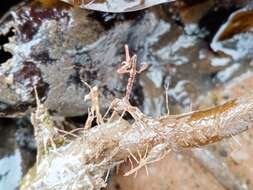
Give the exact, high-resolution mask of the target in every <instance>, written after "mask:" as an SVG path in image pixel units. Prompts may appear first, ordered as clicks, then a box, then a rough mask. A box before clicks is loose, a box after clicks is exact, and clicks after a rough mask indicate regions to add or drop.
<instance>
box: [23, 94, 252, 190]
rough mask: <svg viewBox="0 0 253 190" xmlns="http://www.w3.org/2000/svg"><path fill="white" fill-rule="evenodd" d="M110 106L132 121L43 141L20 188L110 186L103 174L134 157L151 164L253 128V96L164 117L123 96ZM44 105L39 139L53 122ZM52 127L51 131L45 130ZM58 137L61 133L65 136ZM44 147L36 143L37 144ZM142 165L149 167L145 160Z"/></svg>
mask: <svg viewBox="0 0 253 190" xmlns="http://www.w3.org/2000/svg"><path fill="white" fill-rule="evenodd" d="M112 105H113V108H114V110H115V111H116V112H118V113H119V114H120V113H122V112H125V111H127V112H128V113H130V114H131V115H132V117H133V118H134V122H133V123H129V122H128V121H126V120H124V119H122V118H120V119H113V120H111V121H110V122H105V123H103V124H101V125H100V126H97V127H94V128H91V129H88V130H85V131H84V132H83V133H82V134H79V137H78V138H75V139H66V141H65V143H62V144H61V145H58V146H57V143H55V144H56V147H55V146H54V147H52V146H50V142H47V143H44V145H42V146H45V144H46V146H47V147H46V150H47V151H46V152H45V151H44V152H43V154H42V155H40V156H39V158H40V160H38V163H39V164H38V166H37V168H36V172H35V175H33V176H31V175H30V176H29V174H28V175H27V177H30V179H31V180H24V182H26V183H24V184H23V188H21V189H36V190H37V189H52V190H54V189H55V190H56V189H61V190H62V189H73V190H77V189H100V188H101V187H104V186H105V185H106V181H105V179H104V175H105V173H107V172H108V171H109V170H110V169H111V168H112V167H114V166H115V165H118V164H120V163H122V162H124V161H125V160H127V159H129V158H131V157H135V158H136V159H137V160H138V159H139V157H142V158H143V159H144V157H145V160H146V163H147V164H148V163H152V162H153V161H156V160H159V159H160V158H161V157H163V156H164V155H165V154H166V153H167V152H168V151H170V150H171V149H173V150H178V149H181V148H190V147H199V146H202V145H206V144H210V143H213V142H216V141H219V140H222V139H224V138H227V137H231V136H233V135H236V134H238V133H241V132H243V131H245V130H247V129H249V128H251V127H252V123H253V98H252V97H245V98H241V99H235V100H232V101H229V102H227V103H226V104H224V105H220V106H217V107H214V108H211V109H208V110H204V111H196V112H192V113H187V114H183V115H175V116H172V115H166V116H164V117H161V118H160V119H152V118H150V117H147V116H146V115H144V114H143V113H142V112H141V111H140V110H139V109H138V108H136V107H133V106H131V105H130V104H129V103H128V102H127V101H124V100H121V99H116V100H115V101H114V102H113V104H112ZM43 109H44V111H42V110H43ZM43 109H42V106H40V109H38V110H37V112H36V113H35V115H34V120H35V122H34V124H35V131H36V139H37V142H38V143H39V142H44V141H42V140H41V139H40V138H44V137H43V134H42V133H43V130H46V129H47V128H48V127H49V126H48V125H46V124H45V122H44V121H47V123H48V121H49V120H50V116H48V115H47V116H46V117H45V113H47V112H46V109H45V108H43ZM43 115H44V116H43ZM44 117H45V118H46V119H45V118H44ZM41 118H44V119H43V120H41ZM50 127H51V125H50ZM50 131H53V130H47V132H50ZM49 136H50V137H51V135H49ZM59 136H60V134H59V135H58V137H57V138H58V139H61V138H59ZM52 137H54V136H52ZM48 140H50V141H51V140H52V139H51V138H48ZM51 144H52V143H51ZM42 146H40V145H39V144H38V147H39V148H41V147H42ZM147 147H148V148H147ZM146 150H147V153H146V155H145V156H138V155H144V154H145V151H146ZM139 161H141V160H139ZM141 164H142V166H145V164H143V162H142V163H141ZM135 170H136V169H135ZM134 172H135V171H134ZM30 174H31V173H30Z"/></svg>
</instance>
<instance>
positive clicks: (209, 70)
mask: <svg viewBox="0 0 253 190" xmlns="http://www.w3.org/2000/svg"><path fill="white" fill-rule="evenodd" d="M209 6H210V8H209V9H210V10H212V7H213V6H214V5H213V4H212V3H211V4H209ZM169 9H171V8H170V7H169V6H168V5H166V6H163V8H162V7H156V8H154V9H150V10H147V11H142V12H135V13H127V14H121V15H116V16H115V14H106V13H97V14H96V13H94V12H91V11H86V10H78V9H73V8H71V7H69V6H68V5H64V4H59V5H57V6H53V7H46V6H45V7H43V5H42V4H40V3H38V2H34V3H22V4H21V5H19V6H18V7H16V8H15V9H13V10H12V11H10V12H9V13H7V14H6V15H5V16H4V17H3V19H2V20H1V26H2V27H1V34H2V35H8V34H10V32H11V34H12V35H11V36H8V39H9V42H7V43H4V44H3V48H4V51H6V52H10V53H11V58H10V59H8V60H7V61H6V62H5V63H1V67H0V77H1V83H3V85H1V87H0V88H1V92H2V93H1V94H2V97H1V99H0V102H1V110H0V111H1V112H0V114H1V115H2V116H19V115H24V114H26V113H29V111H30V108H31V107H34V106H35V104H34V93H33V90H34V86H36V88H37V90H38V92H39V96H40V98H41V99H42V100H43V102H44V103H45V105H46V106H48V108H49V109H50V111H51V112H53V113H55V114H57V115H61V116H79V115H83V114H84V113H85V112H86V110H87V103H85V102H84V101H83V97H84V96H85V95H86V94H87V93H88V91H87V90H88V89H87V88H86V87H85V85H83V83H82V81H86V82H88V83H89V84H90V85H92V86H94V85H98V86H99V89H101V96H102V100H101V102H103V105H104V108H106V107H108V102H109V100H111V99H112V98H113V97H115V96H116V97H122V96H123V95H124V91H125V88H124V86H125V84H126V77H122V76H120V75H119V74H117V73H116V69H117V67H118V66H119V64H120V62H121V60H122V57H123V48H122V47H123V45H124V44H125V43H128V44H129V46H130V48H131V50H132V51H133V52H136V53H137V54H138V60H139V61H145V62H147V63H148V64H150V65H152V66H151V67H150V68H149V70H148V71H147V72H146V73H144V74H143V75H142V76H141V77H140V80H139V81H137V82H136V84H135V87H136V88H135V89H136V90H134V92H133V94H135V95H134V96H133V97H132V102H133V103H134V104H135V105H138V106H140V107H142V109H143V110H148V109H154V110H160V113H163V112H164V107H163V108H161V107H159V108H158V109H157V107H156V108H151V107H146V108H145V106H147V105H151V106H152V104H153V105H154V103H155V102H154V101H156V103H155V104H156V105H162V104H163V102H164V94H163V92H164V88H163V87H164V85H167V84H170V85H169V86H170V87H171V88H174V91H175V92H173V91H170V99H171V101H172V102H176V103H179V104H180V105H181V106H182V105H183V106H184V107H187V106H189V105H190V104H191V101H193V100H192V99H194V98H195V97H196V96H197V95H198V93H201V92H203V91H206V90H208V89H210V88H212V86H213V85H214V84H213V81H212V80H213V77H214V80H215V81H219V80H221V81H224V80H226V78H227V76H223V75H224V74H222V73H221V74H220V75H221V76H220V75H216V73H217V72H218V71H220V70H222V69H224V68H227V67H229V66H231V67H232V68H231V69H230V70H231V71H230V72H236V71H237V70H240V66H239V65H235V66H234V63H235V61H234V60H233V59H231V58H230V57H227V56H220V55H218V56H217V55H216V54H214V53H212V52H211V51H207V50H206V49H208V46H209V44H208V43H207V41H206V39H205V38H206V37H207V36H208V35H209V32H210V31H209V30H208V29H209V28H206V27H204V26H203V27H202V28H201V27H200V25H198V23H194V22H196V19H195V18H190V19H186V20H187V22H186V23H185V24H184V25H183V26H182V25H179V24H178V21H177V20H178V19H179V18H180V17H178V18H177V13H178V14H181V13H182V10H184V9H182V10H181V9H179V10H178V8H177V9H173V8H172V9H171V11H172V12H173V14H174V15H175V16H174V17H172V18H175V19H171V15H170V14H171V13H169V11H168V10H169ZM209 9H207V11H208V10H209ZM167 12H168V13H169V16H168V14H167ZM94 15H96V16H94ZM196 17H199V16H196ZM202 17H203V19H204V18H205V17H204V16H203V15H202ZM202 17H201V18H202ZM184 18H187V17H186V16H185V17H184ZM206 19H207V20H208V16H207V18H206ZM200 20H201V19H200ZM182 21H184V20H182ZM202 22H203V21H202ZM224 22H225V21H224ZM108 23H109V24H108ZM105 26H107V27H105ZM108 26H110V27H108ZM196 72H197V73H200V74H198V75H193V74H192V73H196ZM155 77H156V78H155ZM220 78H221V79H220ZM224 78H225V79H224ZM150 82H151V83H150ZM147 83H148V84H149V85H152V89H154V88H153V87H156V89H157V90H156V92H155V94H154V93H153V92H151V91H152V89H151V88H150V89H151V90H149V89H148V87H147V88H144V89H143V85H145V86H149V85H147ZM158 88H159V90H158ZM182 89H186V91H185V92H183V90H182ZM178 90H179V91H181V93H182V92H183V94H181V95H180V94H178V92H177V91H178ZM192 92H193V93H192ZM137 94H138V95H137ZM189 94H191V95H189ZM144 102H146V103H144ZM160 113H159V112H158V115H159V114H160Z"/></svg>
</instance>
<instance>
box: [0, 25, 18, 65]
mask: <svg viewBox="0 0 253 190" xmlns="http://www.w3.org/2000/svg"><path fill="white" fill-rule="evenodd" d="M14 35H15V34H14V32H13V28H10V30H9V32H8V33H7V34H5V35H0V64H2V63H4V62H6V61H7V60H8V59H10V58H11V57H12V54H11V53H10V52H7V51H5V50H4V45H5V44H7V43H9V38H10V37H12V36H14Z"/></svg>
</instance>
